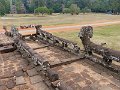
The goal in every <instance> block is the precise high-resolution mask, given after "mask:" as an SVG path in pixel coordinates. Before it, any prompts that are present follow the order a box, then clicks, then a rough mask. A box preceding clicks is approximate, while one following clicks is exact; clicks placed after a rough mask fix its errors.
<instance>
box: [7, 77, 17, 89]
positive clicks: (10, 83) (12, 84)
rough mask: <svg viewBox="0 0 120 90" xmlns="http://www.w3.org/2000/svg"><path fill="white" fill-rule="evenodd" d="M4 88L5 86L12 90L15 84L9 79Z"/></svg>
mask: <svg viewBox="0 0 120 90" xmlns="http://www.w3.org/2000/svg"><path fill="white" fill-rule="evenodd" d="M6 86H7V88H8V89H12V88H14V87H15V82H14V81H13V80H12V79H10V80H8V82H7V85H6Z"/></svg>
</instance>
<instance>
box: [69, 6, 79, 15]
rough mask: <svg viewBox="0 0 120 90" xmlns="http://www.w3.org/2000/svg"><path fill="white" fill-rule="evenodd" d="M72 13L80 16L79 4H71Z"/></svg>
mask: <svg viewBox="0 0 120 90" xmlns="http://www.w3.org/2000/svg"><path fill="white" fill-rule="evenodd" d="M70 12H71V14H72V15H73V14H77V15H78V14H79V13H80V8H79V7H78V6H77V4H71V6H70Z"/></svg>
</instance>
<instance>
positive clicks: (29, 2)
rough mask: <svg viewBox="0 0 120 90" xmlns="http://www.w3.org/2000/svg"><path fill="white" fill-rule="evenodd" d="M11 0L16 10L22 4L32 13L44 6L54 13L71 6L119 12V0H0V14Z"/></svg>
mask: <svg viewBox="0 0 120 90" xmlns="http://www.w3.org/2000/svg"><path fill="white" fill-rule="evenodd" d="M11 1H12V4H14V5H16V9H17V11H19V10H20V9H21V8H20V5H21V4H23V5H24V7H25V10H26V13H34V12H35V9H37V8H38V7H46V8H48V9H50V10H51V11H52V12H54V13H61V12H63V13H64V12H65V13H67V12H69V10H70V9H73V8H75V9H77V11H78V12H80V11H83V12H85V11H91V12H100V13H108V12H109V13H114V14H119V13H120V0H0V15H4V14H8V13H10V10H11V3H10V2H11ZM36 11H38V10H36ZM71 11H72V10H71ZM73 11H75V10H74V9H73Z"/></svg>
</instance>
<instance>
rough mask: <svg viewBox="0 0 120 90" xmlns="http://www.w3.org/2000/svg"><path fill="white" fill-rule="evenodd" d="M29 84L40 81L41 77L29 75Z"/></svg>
mask: <svg viewBox="0 0 120 90" xmlns="http://www.w3.org/2000/svg"><path fill="white" fill-rule="evenodd" d="M30 81H31V84H36V83H39V82H41V81H42V77H41V76H40V75H36V76H32V77H30Z"/></svg>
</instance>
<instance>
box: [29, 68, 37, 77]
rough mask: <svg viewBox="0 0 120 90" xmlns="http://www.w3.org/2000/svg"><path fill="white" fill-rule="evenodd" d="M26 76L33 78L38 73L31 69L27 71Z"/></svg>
mask: <svg viewBox="0 0 120 90" xmlns="http://www.w3.org/2000/svg"><path fill="white" fill-rule="evenodd" d="M27 74H28V75H29V76H30V77H31V76H35V75H37V74H38V72H37V71H36V69H35V68H33V69H31V70H27Z"/></svg>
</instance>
